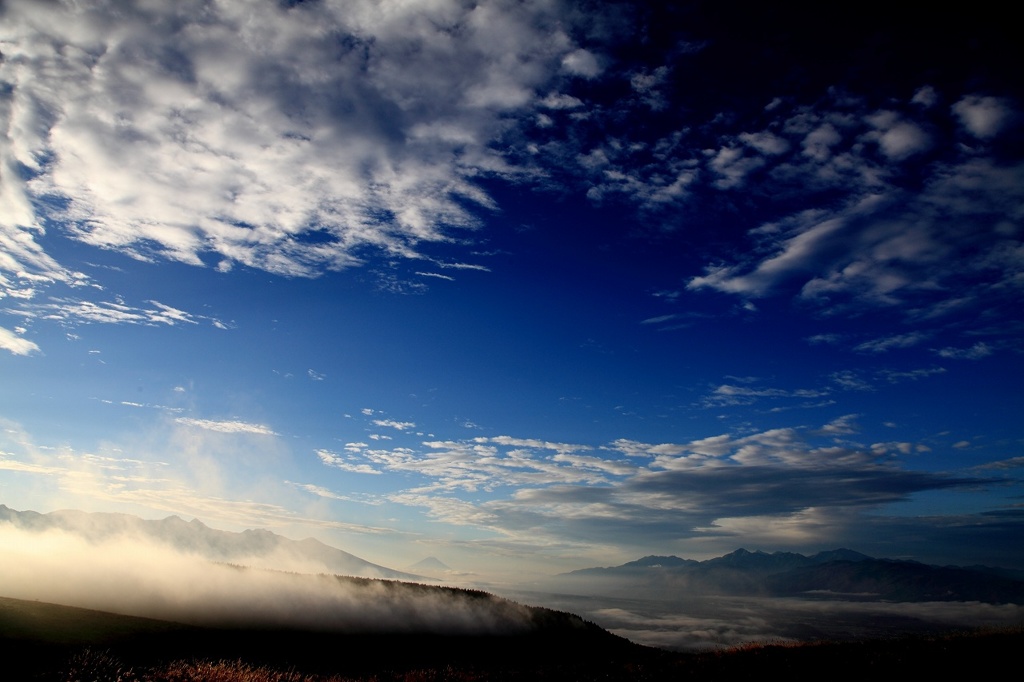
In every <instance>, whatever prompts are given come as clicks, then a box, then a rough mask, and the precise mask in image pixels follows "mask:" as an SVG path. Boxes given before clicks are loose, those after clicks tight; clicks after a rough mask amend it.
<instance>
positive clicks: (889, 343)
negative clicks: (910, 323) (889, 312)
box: [854, 332, 928, 353]
mask: <svg viewBox="0 0 1024 682" xmlns="http://www.w3.org/2000/svg"><path fill="white" fill-rule="evenodd" d="M927 338H928V334H926V333H923V332H907V333H906V334H894V335H892V336H886V337H883V338H880V339H872V340H871V341H865V342H864V343H861V344H859V345H857V346H855V347H854V350H856V351H862V352H866V353H884V352H886V351H889V350H892V349H893V348H910V347H911V346H916V345H917V344H919V343H921V342H922V341H924V340H925V339H927Z"/></svg>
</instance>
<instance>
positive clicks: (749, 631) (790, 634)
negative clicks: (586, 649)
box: [507, 592, 1024, 651]
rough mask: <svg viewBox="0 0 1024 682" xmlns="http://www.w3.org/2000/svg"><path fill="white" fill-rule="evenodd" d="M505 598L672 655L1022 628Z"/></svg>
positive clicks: (1010, 616)
mask: <svg viewBox="0 0 1024 682" xmlns="http://www.w3.org/2000/svg"><path fill="white" fill-rule="evenodd" d="M507 596H509V597H510V598H512V599H515V600H517V601H521V602H524V603H528V604H534V605H537V606H546V607H548V608H552V609H557V610H560V611H570V612H572V613H575V614H577V615H579V616H581V617H583V618H585V619H587V620H590V621H592V622H594V623H597V624H598V625H600V626H601V627H603V628H605V629H606V630H609V631H611V632H613V633H615V634H617V635H619V636H620V637H625V638H626V639H629V640H632V641H634V642H637V643H638V644H646V645H648V646H654V647H660V648H663V649H672V650H676V651H698V650H705V649H709V648H724V647H729V646H736V645H739V644H745V643H750V642H760V643H768V642H776V643H780V642H795V641H812V640H820V639H855V638H866V637H888V636H892V635H900V634H923V633H928V632H947V631H950V630H955V629H963V628H979V627H1003V626H1016V625H1020V624H1021V623H1022V622H1024V605H1020V604H983V603H979V602H921V603H906V602H898V603H897V602H872V601H840V600H817V599H792V598H759V597H730V596H707V597H701V596H688V597H685V598H681V597H675V596H673V595H665V598H664V599H658V600H654V599H626V598H607V597H596V596H581V595H566V594H550V593H543V592H516V593H507Z"/></svg>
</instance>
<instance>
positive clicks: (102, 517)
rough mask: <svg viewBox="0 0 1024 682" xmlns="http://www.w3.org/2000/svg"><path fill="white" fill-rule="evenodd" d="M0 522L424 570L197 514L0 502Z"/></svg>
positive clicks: (210, 550) (227, 553)
mask: <svg viewBox="0 0 1024 682" xmlns="http://www.w3.org/2000/svg"><path fill="white" fill-rule="evenodd" d="M0 523H10V524H12V525H14V526H16V527H17V528H20V529H23V530H27V531H37V532H38V531H45V530H50V529H59V530H63V531H65V532H69V533H74V534H76V535H78V536H80V537H83V538H85V539H86V540H88V541H90V542H98V541H102V540H108V539H116V538H118V537H123V538H139V539H144V540H147V541H150V542H155V543H158V544H162V545H166V546H168V547H170V548H173V549H176V550H179V551H182V552H189V553H192V554H197V555H199V556H201V557H203V558H205V559H208V560H210V561H216V562H222V563H238V564H245V563H250V560H252V559H254V558H263V559H266V558H271V557H274V558H277V559H279V560H281V561H282V562H283V564H282V566H273V565H263V567H265V568H280V567H285V568H287V567H289V566H295V565H303V564H306V565H315V566H322V570H323V571H324V572H328V573H335V574H338V575H349V576H355V577H361V578H387V579H392V580H425V578H424V577H423V576H420V575H416V574H413V573H405V572H402V571H396V570H394V569H392V568H387V567H385V566H379V565H377V564H374V563H370V562H369V561H366V560H364V559H360V558H359V557H357V556H355V555H353V554H349V553H348V552H345V551H342V550H340V549H336V548H334V547H331V546H329V545H325V544H324V543H322V542H320V541H319V540H316V539H314V538H306V539H305V540H290V539H288V538H286V537H284V536H281V535H278V534H276V533H273V532H271V531H269V530H246V531H242V532H241V533H233V532H230V531H223V530H216V529H214V528H210V527H209V526H207V525H205V524H204V523H202V522H201V521H199V520H192V521H184V520H182V519H181V518H179V517H177V516H169V517H167V518H165V519H161V520H159V521H151V520H146V519H141V518H139V517H137V516H132V515H130V514H111V513H100V512H93V513H90V512H83V511H76V510H61V511H54V512H50V513H47V514H40V513H39V512H34V511H17V510H14V509H11V508H9V507H7V506H6V505H3V504H0Z"/></svg>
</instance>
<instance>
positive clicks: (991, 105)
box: [0, 0, 1024, 577]
mask: <svg viewBox="0 0 1024 682" xmlns="http://www.w3.org/2000/svg"><path fill="white" fill-rule="evenodd" d="M848 11H849V13H850V14H849V16H846V17H843V18H842V19H843V21H841V22H839V23H838V24H836V25H834V26H831V27H828V26H826V25H824V24H823V23H822V21H823V18H822V17H819V16H815V15H813V14H812V15H806V14H803V13H802V12H800V11H798V10H796V9H790V10H779V9H765V8H760V9H758V8H757V6H756V5H751V4H748V3H683V4H682V5H681V6H679V7H676V8H672V9H663V10H654V9H652V8H649V7H647V6H646V5H644V4H638V3H625V2H623V3H598V4H591V3H571V2H479V3H465V2H449V1H446V0H436V1H434V2H412V3H401V2H358V1H356V2H345V3H334V2H328V1H327V0H324V1H322V2H316V1H309V2H301V3H295V2H291V3H274V2H269V1H266V2H256V1H252V2H243V1H241V0H239V1H227V0H225V1H223V2H208V1H200V0H194V1H190V2H177V3H145V2H141V1H140V2H123V3H104V2H98V1H97V2H79V3H74V4H72V3H60V2H48V3H42V2H27V1H18V0H15V1H12V2H7V3H5V4H4V5H3V8H2V9H0V12H2V14H0V18H2V20H0V52H2V54H3V60H2V61H0V82H2V83H3V87H2V90H0V97H2V98H0V121H2V123H3V125H2V126H0V130H2V131H3V134H2V136H0V420H2V423H3V430H2V433H0V501H2V502H4V503H5V504H7V505H8V506H11V507H13V508H16V509H35V510H38V511H50V510H53V509H59V508H68V507H72V508H82V509H87V510H96V511H100V510H102V511H125V512H131V513H136V514H140V515H143V516H146V517H162V516H166V515H169V514H178V515H181V516H183V517H186V518H191V517H198V518H200V519H202V520H203V521H204V522H206V523H208V524H210V525H212V526H215V527H220V528H229V529H242V528H249V527H267V528H271V529H274V530H276V531H278V532H281V533H284V534H286V535H290V536H292V537H305V536H308V535H315V536H317V537H320V538H321V539H324V540H325V541H328V542H330V543H332V544H334V545H336V546H339V547H342V548H344V549H346V550H348V551H351V552H354V553H356V554H360V555H361V556H364V557H366V558H368V559H370V560H372V561H375V562H377V563H381V564H385V565H389V566H395V567H398V568H401V567H403V566H406V565H409V564H411V563H413V562H414V561H417V560H419V559H421V558H423V557H424V556H427V555H435V556H439V557H440V558H442V559H443V560H444V561H445V562H446V563H447V564H449V565H450V566H452V567H453V568H455V569H457V570H460V571H465V572H466V573H467V574H469V573H472V574H476V575H478V576H488V577H489V576H502V575H504V576H506V577H507V576H508V575H510V574H511V575H513V576H529V575H536V574H545V573H553V572H557V571H562V570H571V569H574V568H579V567H582V566H588V565H608V564H614V563H621V562H623V561H627V560H630V559H633V558H636V557H638V556H641V555H644V554H678V555H681V556H688V557H694V558H705V557H708V556H713V555H717V554H722V553H725V552H728V551H731V550H733V549H735V548H737V547H741V546H742V547H746V548H748V549H766V550H773V549H790V550H794V551H817V550H820V549H827V548H832V547H837V546H849V547H853V548H855V549H858V550H860V551H864V552H867V553H872V554H876V555H881V556H901V557H913V558H917V559H921V560H925V561H934V562H942V563H961V564H970V563H994V564H1003V565H1013V566H1017V567H1024V554H1022V553H1021V547H1020V543H1019V538H1020V537H1021V531H1022V528H1021V518H1022V516H1021V514H1022V507H1021V504H1022V497H1021V495H1022V487H1021V482H1020V474H1021V468H1022V466H1024V452H1022V443H1024V431H1022V427H1021V425H1020V424H1021V422H1022V421H1024V420H1022V419H1021V413H1022V411H1024V410H1022V407H1024V405H1022V392H1021V388H1020V387H1021V385H1022V379H1024V371H1022V370H1024V358H1022V350H1024V349H1022V345H1021V339H1022V336H1021V331H1022V321H1021V314H1020V311H1021V294H1022V288H1024V274H1022V273H1024V244H1022V235H1024V226H1022V218H1024V208H1022V207H1024V201H1022V200H1024V161H1022V159H1024V155H1022V151H1024V138H1022V135H1021V125H1020V124H1021V116H1022V106H1024V105H1022V101H1021V91H1020V85H1019V78H1018V75H1017V73H1016V71H1015V66H1016V65H1017V64H1019V63H1020V61H1019V59H1018V58H1019V57H1020V54H1019V48H1018V47H1015V41H1014V40H1012V39H1011V38H1010V35H1009V30H1008V29H1007V28H1005V27H1002V26H999V25H998V22H992V21H990V20H989V19H988V18H987V17H981V16H979V17H977V18H976V17H973V16H970V15H969V13H968V15H966V16H965V15H964V14H963V13H958V14H957V16H955V17H954V16H943V15H942V14H940V13H935V14H934V16H929V17H928V18H927V21H928V24H927V26H925V24H923V23H920V24H919V22H923V21H924V19H922V18H919V17H913V16H896V15H893V13H892V11H891V9H890V8H886V7H885V6H884V5H880V6H879V7H874V6H864V7H860V6H858V7H857V8H850V9H849V10H848ZM979 14H980V13H979Z"/></svg>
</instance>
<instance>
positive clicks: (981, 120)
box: [953, 95, 1014, 139]
mask: <svg viewBox="0 0 1024 682" xmlns="http://www.w3.org/2000/svg"><path fill="white" fill-rule="evenodd" d="M953 113H955V114H956V115H957V117H958V118H959V119H960V122H961V123H962V124H963V126H964V127H965V128H967V130H968V132H970V133H971V135H974V136H975V137H977V138H980V139H988V138H990V137H995V136H996V135H998V134H999V133H1000V132H1001V131H1002V130H1003V128H1004V127H1005V126H1006V125H1007V124H1008V123H1009V122H1010V119H1011V118H1012V116H1013V113H1014V112H1013V110H1012V109H1011V108H1010V106H1009V105H1008V104H1007V103H1006V102H1005V101H1003V100H1000V99H997V98H995V97H982V96H979V95H969V96H967V97H964V98H963V99H961V100H960V101H959V102H957V103H956V104H954V105H953Z"/></svg>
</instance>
